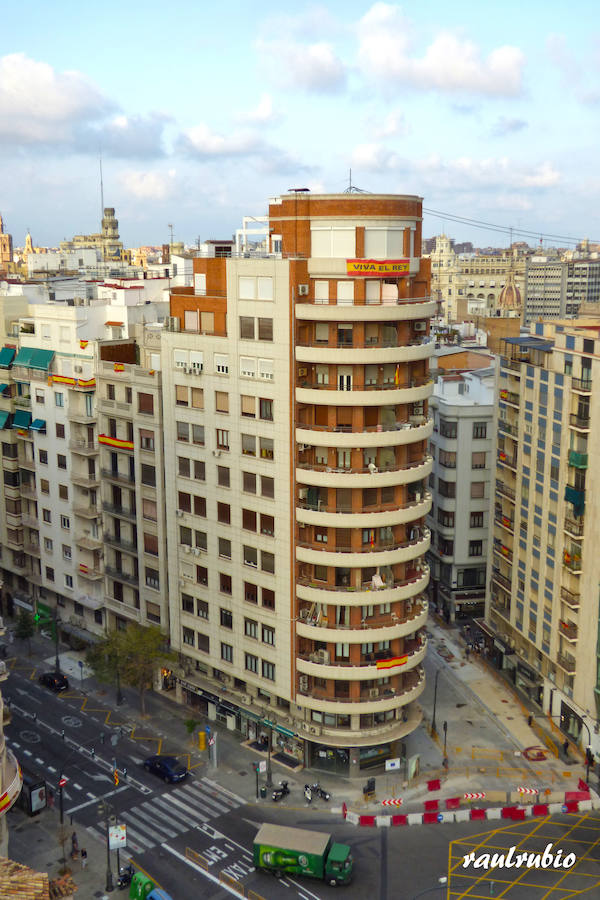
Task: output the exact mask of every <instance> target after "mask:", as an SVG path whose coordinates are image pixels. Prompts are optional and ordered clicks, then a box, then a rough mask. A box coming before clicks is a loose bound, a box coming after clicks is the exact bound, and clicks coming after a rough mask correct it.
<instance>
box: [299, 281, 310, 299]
mask: <svg viewBox="0 0 600 900" xmlns="http://www.w3.org/2000/svg"><path fill="white" fill-rule="evenodd" d="M298 296H299V297H307V296H308V285H307V284H299V285H298Z"/></svg>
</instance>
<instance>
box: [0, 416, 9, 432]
mask: <svg viewBox="0 0 600 900" xmlns="http://www.w3.org/2000/svg"><path fill="white" fill-rule="evenodd" d="M7 422H8V413H7V412H0V430H1V429H2V428H6V423H7Z"/></svg>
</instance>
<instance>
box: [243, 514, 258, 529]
mask: <svg viewBox="0 0 600 900" xmlns="http://www.w3.org/2000/svg"><path fill="white" fill-rule="evenodd" d="M256 519H257V516H256V512H255V511H254V510H253V509H243V510H242V528H243V529H245V530H246V531H256Z"/></svg>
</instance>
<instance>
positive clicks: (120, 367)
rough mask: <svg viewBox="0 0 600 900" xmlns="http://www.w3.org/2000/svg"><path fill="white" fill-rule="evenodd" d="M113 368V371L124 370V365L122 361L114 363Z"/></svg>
mask: <svg viewBox="0 0 600 900" xmlns="http://www.w3.org/2000/svg"><path fill="white" fill-rule="evenodd" d="M113 368H114V370H115V372H124V371H125V366H124V365H123V363H115V364H114V366H113Z"/></svg>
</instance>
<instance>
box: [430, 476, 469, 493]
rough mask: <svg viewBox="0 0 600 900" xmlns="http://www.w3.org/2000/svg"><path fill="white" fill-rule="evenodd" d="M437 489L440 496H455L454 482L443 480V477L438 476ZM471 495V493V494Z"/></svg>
mask: <svg viewBox="0 0 600 900" xmlns="http://www.w3.org/2000/svg"><path fill="white" fill-rule="evenodd" d="M438 491H439V492H440V494H441V495H442V497H456V482H455V481H443V479H441V478H438ZM472 496H473V494H471V497H472Z"/></svg>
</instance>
